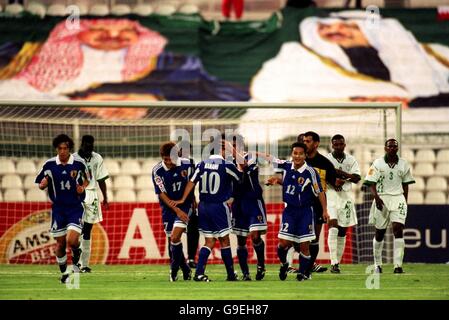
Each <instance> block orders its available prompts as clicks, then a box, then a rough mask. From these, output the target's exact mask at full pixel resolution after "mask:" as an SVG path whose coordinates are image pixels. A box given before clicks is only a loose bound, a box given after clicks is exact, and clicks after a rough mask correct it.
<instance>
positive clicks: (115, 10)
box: [111, 4, 131, 16]
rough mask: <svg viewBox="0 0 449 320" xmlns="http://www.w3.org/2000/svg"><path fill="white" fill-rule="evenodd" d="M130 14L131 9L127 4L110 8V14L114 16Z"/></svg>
mask: <svg viewBox="0 0 449 320" xmlns="http://www.w3.org/2000/svg"><path fill="white" fill-rule="evenodd" d="M130 13H131V7H130V6H129V5H127V4H116V5H115V6H113V7H112V8H111V14H112V15H114V16H124V15H127V14H130Z"/></svg>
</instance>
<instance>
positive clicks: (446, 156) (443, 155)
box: [437, 149, 449, 163]
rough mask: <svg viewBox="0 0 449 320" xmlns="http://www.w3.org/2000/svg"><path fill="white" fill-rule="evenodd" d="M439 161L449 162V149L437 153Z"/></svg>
mask: <svg viewBox="0 0 449 320" xmlns="http://www.w3.org/2000/svg"><path fill="white" fill-rule="evenodd" d="M437 162H438V163H447V162H449V149H442V150H440V151H438V153H437Z"/></svg>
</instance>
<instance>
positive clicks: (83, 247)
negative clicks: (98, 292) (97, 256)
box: [80, 239, 90, 267]
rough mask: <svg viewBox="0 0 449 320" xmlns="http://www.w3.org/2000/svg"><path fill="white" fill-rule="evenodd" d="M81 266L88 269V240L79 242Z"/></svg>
mask: <svg viewBox="0 0 449 320" xmlns="http://www.w3.org/2000/svg"><path fill="white" fill-rule="evenodd" d="M81 250H82V251H81V259H80V260H81V266H82V267H88V266H89V260H90V240H84V239H83V240H82V241H81Z"/></svg>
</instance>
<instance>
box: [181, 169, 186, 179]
mask: <svg viewBox="0 0 449 320" xmlns="http://www.w3.org/2000/svg"><path fill="white" fill-rule="evenodd" d="M181 177H183V178H185V177H187V170H182V171H181Z"/></svg>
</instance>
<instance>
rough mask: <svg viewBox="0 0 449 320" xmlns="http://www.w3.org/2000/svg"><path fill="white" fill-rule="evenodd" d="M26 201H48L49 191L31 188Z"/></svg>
mask: <svg viewBox="0 0 449 320" xmlns="http://www.w3.org/2000/svg"><path fill="white" fill-rule="evenodd" d="M25 198H26V201H31V202H34V201H36V202H46V201H47V200H48V199H47V193H46V192H45V191H42V190H39V189H37V188H36V189H30V190H28V191H27V192H26V196H25Z"/></svg>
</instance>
